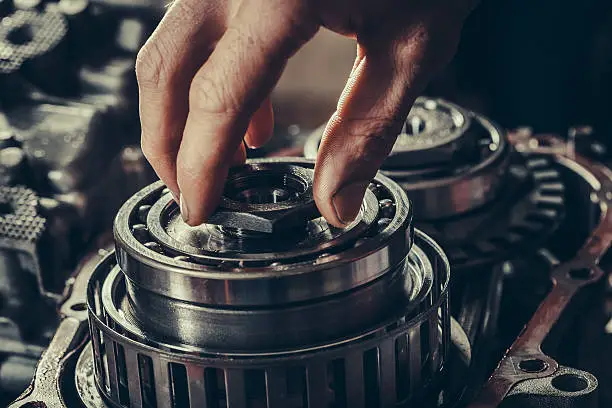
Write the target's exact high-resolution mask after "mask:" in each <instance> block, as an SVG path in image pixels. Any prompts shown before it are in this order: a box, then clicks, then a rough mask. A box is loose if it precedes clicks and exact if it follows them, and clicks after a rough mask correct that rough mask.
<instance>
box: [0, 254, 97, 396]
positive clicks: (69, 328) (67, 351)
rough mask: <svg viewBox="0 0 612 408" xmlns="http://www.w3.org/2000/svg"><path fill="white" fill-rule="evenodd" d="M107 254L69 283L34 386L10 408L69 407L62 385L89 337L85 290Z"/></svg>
mask: <svg viewBox="0 0 612 408" xmlns="http://www.w3.org/2000/svg"><path fill="white" fill-rule="evenodd" d="M108 253H109V252H108V251H106V250H102V249H101V250H99V251H98V252H97V253H95V254H93V255H92V256H90V257H89V258H87V259H86V260H85V261H84V262H83V264H82V265H81V266H80V267H79V268H78V269H77V272H76V273H75V277H74V278H73V279H71V280H69V282H68V283H67V287H66V293H67V298H66V299H65V301H64V302H63V303H62V306H61V308H60V314H61V315H62V317H63V318H62V321H61V323H60V325H59V327H58V329H57V331H56V332H55V335H54V336H53V340H52V341H51V343H50V344H49V347H48V348H47V350H46V351H45V352H44V354H43V356H42V358H41V360H40V362H39V363H38V367H37V368H36V374H35V376H34V379H33V382H32V384H31V385H30V387H28V389H27V390H25V391H24V392H23V394H22V395H21V396H20V397H19V398H18V399H17V400H16V401H14V402H13V403H12V404H11V405H9V408H18V407H22V408H26V407H33V406H35V407H42V408H47V407H48V408H58V407H62V408H63V407H67V405H66V404H65V396H64V395H63V394H62V393H63V390H62V384H63V382H64V379H63V378H64V376H65V375H66V374H67V373H66V371H65V370H66V364H67V362H68V361H69V359H70V357H71V355H73V354H74V353H75V352H77V351H78V350H79V345H80V344H82V343H83V341H84V339H85V338H86V334H87V306H86V296H87V295H86V287H87V284H88V282H89V279H90V278H91V275H92V273H93V272H94V270H95V267H96V266H97V265H98V264H99V262H100V261H101V260H102V259H104V258H105V257H106V256H107V255H108Z"/></svg>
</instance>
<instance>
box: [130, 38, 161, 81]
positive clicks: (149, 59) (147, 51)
mask: <svg viewBox="0 0 612 408" xmlns="http://www.w3.org/2000/svg"><path fill="white" fill-rule="evenodd" d="M163 55H164V52H162V50H161V48H160V44H159V41H156V40H155V39H152V40H150V41H148V42H147V43H146V44H145V45H144V46H143V47H142V48H141V49H140V51H139V52H138V56H137V57H136V78H137V79H138V83H139V85H140V86H145V87H158V86H160V85H161V84H162V83H164V82H165V81H166V80H167V78H168V75H169V72H168V71H169V69H168V66H167V64H166V59H165V58H164V56H163Z"/></svg>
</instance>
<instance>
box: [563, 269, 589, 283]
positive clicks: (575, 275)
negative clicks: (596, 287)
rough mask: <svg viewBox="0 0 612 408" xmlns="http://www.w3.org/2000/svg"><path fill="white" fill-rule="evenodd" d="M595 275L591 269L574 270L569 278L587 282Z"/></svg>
mask: <svg viewBox="0 0 612 408" xmlns="http://www.w3.org/2000/svg"><path fill="white" fill-rule="evenodd" d="M592 275H593V271H592V270H590V269H589V268H581V269H572V270H571V271H570V272H569V276H570V278H572V279H575V280H587V279H589V278H590V277H591V276H592Z"/></svg>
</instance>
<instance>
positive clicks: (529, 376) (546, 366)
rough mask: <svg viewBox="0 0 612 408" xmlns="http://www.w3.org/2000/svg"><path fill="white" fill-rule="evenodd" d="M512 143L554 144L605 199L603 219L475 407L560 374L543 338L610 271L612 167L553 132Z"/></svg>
mask: <svg viewBox="0 0 612 408" xmlns="http://www.w3.org/2000/svg"><path fill="white" fill-rule="evenodd" d="M511 142H513V143H515V144H517V145H518V146H519V147H520V149H522V150H533V151H537V152H542V151H543V150H542V149H543V148H546V149H550V152H551V153H552V154H553V155H554V158H555V159H556V160H557V162H558V163H559V164H560V165H561V166H565V167H567V168H569V169H571V170H572V171H574V172H576V173H578V174H580V175H581V176H582V177H583V178H584V179H585V181H587V182H588V183H589V184H590V186H591V188H592V190H593V194H592V197H591V199H592V200H593V201H594V202H598V203H599V204H600V210H601V212H600V219H599V224H598V225H597V226H596V228H595V229H594V230H593V231H592V233H591V235H590V236H589V238H588V239H587V241H586V242H585V243H584V245H583V246H582V248H581V249H580V250H579V251H578V252H577V254H576V255H575V256H574V258H573V259H571V260H569V261H568V262H564V263H561V264H559V265H557V266H555V267H554V268H553V270H552V272H551V282H552V288H551V290H550V292H549V293H548V295H547V296H546V298H545V299H544V300H543V301H542V302H541V303H540V306H539V307H538V309H537V311H536V312H535V314H534V315H533V317H532V318H531V320H530V321H529V322H528V323H527V325H526V327H525V329H524V330H523V332H522V333H521V334H520V336H519V337H518V338H517V339H516V341H515V342H514V343H513V344H512V346H511V347H510V349H509V350H508V351H507V352H506V355H505V356H504V358H503V359H502V361H501V362H500V363H499V365H498V367H497V368H496V369H495V371H494V372H493V375H492V376H491V377H490V379H489V381H488V382H487V383H486V384H485V386H484V387H483V389H482V390H481V392H480V394H479V395H478V396H477V398H476V399H475V400H474V401H473V402H472V403H471V404H470V405H469V408H493V407H497V406H498V405H500V404H501V402H502V401H503V400H504V398H505V397H506V396H507V395H508V394H509V393H510V392H511V391H512V390H513V389H514V388H515V387H516V386H517V385H518V384H519V383H521V382H523V381H526V380H534V379H539V378H545V377H551V376H555V375H556V373H558V370H560V366H559V364H558V362H557V361H555V360H554V359H553V358H551V357H550V356H547V355H546V354H544V353H543V352H542V348H541V347H542V343H543V342H544V340H545V339H546V338H547V337H548V335H549V334H550V332H551V330H552V329H553V327H554V326H555V324H556V323H557V321H558V320H559V319H560V317H561V316H562V314H563V312H564V310H565V309H566V308H567V306H568V305H569V303H570V301H571V300H572V299H573V298H574V297H575V296H576V294H577V293H578V292H580V290H581V289H582V288H584V287H585V286H588V285H591V284H594V283H595V282H597V281H599V280H600V279H601V278H602V277H603V276H604V271H602V270H601V269H600V267H599V266H598V264H599V260H600V259H601V257H603V255H604V254H605V253H606V252H607V251H608V249H609V248H610V246H611V245H612V211H610V210H609V208H610V205H612V171H610V169H608V168H606V167H604V166H603V165H599V164H594V163H592V162H590V161H589V160H587V159H585V158H583V157H580V156H577V155H574V157H573V158H570V157H568V155H566V153H567V149H564V148H563V144H562V143H561V142H559V141H558V140H556V139H554V138H551V137H548V136H542V137H525V136H524V135H519V136H518V137H516V136H515V137H514V138H512V139H511Z"/></svg>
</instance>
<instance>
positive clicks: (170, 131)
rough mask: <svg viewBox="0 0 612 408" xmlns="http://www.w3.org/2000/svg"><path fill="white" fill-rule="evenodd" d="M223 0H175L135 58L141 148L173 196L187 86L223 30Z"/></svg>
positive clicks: (185, 117) (176, 188) (186, 110)
mask: <svg viewBox="0 0 612 408" xmlns="http://www.w3.org/2000/svg"><path fill="white" fill-rule="evenodd" d="M220 3H222V2H215V1H208V2H206V1H200V0H179V1H175V2H174V3H173V4H172V5H171V6H170V8H169V9H168V11H167V13H166V15H165V16H164V18H163V20H162V21H161V23H160V24H159V26H158V27H157V29H156V30H155V32H154V33H153V35H152V36H151V37H150V38H149V40H148V41H147V43H146V44H145V46H144V47H143V48H142V50H141V51H140V52H139V54H138V58H137V63H136V74H137V77H138V87H139V94H140V119H141V128H142V140H141V143H142V149H143V152H144V154H145V156H146V157H147V159H148V160H149V162H150V163H151V165H152V166H153V168H154V169H155V171H156V173H157V175H158V176H159V177H160V178H161V179H162V180H163V181H164V182H165V183H166V185H167V186H168V188H169V189H170V190H171V191H172V192H173V194H174V195H175V199H176V198H177V197H178V194H179V191H178V184H177V181H176V156H177V154H178V150H179V146H180V141H181V138H182V134H183V129H184V127H185V121H186V119H187V114H188V92H189V84H190V83H191V78H193V75H195V73H196V72H197V70H198V68H199V67H200V66H202V64H203V63H204V62H205V61H206V59H207V58H208V56H209V55H210V53H211V52H212V49H213V46H214V44H215V43H216V41H217V40H218V39H219V38H220V37H221V35H222V33H223V31H224V27H223V24H222V23H221V21H223V20H224V13H225V10H223V9H222V8H221V6H220Z"/></svg>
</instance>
